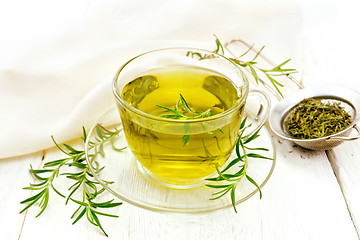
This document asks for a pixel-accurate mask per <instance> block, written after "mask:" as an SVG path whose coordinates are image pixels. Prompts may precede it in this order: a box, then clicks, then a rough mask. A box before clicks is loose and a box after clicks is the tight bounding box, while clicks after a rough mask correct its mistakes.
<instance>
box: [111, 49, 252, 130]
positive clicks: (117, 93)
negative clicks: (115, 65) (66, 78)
mask: <svg viewBox="0 0 360 240" xmlns="http://www.w3.org/2000/svg"><path fill="white" fill-rule="evenodd" d="M169 50H189V51H202V52H206V53H209V54H213V55H215V56H217V57H219V58H221V59H224V60H226V61H227V62H228V63H229V64H230V65H232V66H233V67H234V69H236V71H237V72H238V75H239V76H240V78H242V79H243V82H244V86H243V87H245V88H246V91H245V94H244V95H243V96H242V97H240V98H239V99H238V100H237V101H236V103H235V104H234V105H233V106H231V107H230V108H229V109H227V110H226V111H224V112H221V113H218V114H215V115H213V116H210V117H206V118H200V119H171V118H164V117H160V116H155V115H152V114H149V113H146V112H143V111H140V110H138V109H137V108H135V107H133V106H131V105H130V104H129V103H128V102H126V101H125V100H124V99H123V98H122V97H121V93H120V91H119V90H120V89H119V88H118V82H117V79H118V77H119V75H120V73H121V71H122V70H123V69H124V68H125V67H126V66H127V65H129V64H130V63H131V62H133V61H134V60H136V59H138V58H140V57H142V56H144V55H149V54H151V53H156V52H163V51H169ZM235 87H236V86H235ZM236 88H237V90H239V88H238V87H236ZM112 90H113V94H114V96H115V99H116V101H117V102H119V103H120V104H121V105H122V106H124V107H125V108H126V109H127V110H130V111H132V112H133V113H135V114H138V115H140V116H142V117H145V118H149V119H152V120H158V121H164V122H172V123H191V122H193V123H194V122H204V121H210V120H216V119H220V118H222V117H225V116H227V115H229V114H231V113H234V112H235V111H236V110H237V109H238V108H239V107H240V106H241V105H243V104H245V100H246V98H247V95H248V93H249V81H248V80H247V77H246V76H245V74H244V73H243V72H242V70H241V69H240V67H238V66H237V65H236V64H235V63H234V62H233V61H231V60H230V59H229V58H227V57H225V56H224V55H221V54H218V53H214V52H212V51H208V50H205V49H201V48H193V47H169V48H159V49H154V50H150V51H147V52H143V53H141V54H139V55H137V56H135V57H133V58H131V59H130V60H128V61H127V62H126V63H124V64H123V65H122V66H121V67H120V68H119V70H118V71H117V72H116V74H115V76H114V78H113V84H112Z"/></svg>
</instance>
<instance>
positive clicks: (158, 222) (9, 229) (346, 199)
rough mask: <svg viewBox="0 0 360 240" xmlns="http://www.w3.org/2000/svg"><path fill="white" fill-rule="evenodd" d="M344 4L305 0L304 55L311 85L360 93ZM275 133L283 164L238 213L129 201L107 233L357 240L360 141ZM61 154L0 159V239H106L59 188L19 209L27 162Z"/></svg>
mask: <svg viewBox="0 0 360 240" xmlns="http://www.w3.org/2000/svg"><path fill="white" fill-rule="evenodd" d="M330 3H331V4H334V2H332V1H330ZM343 3H344V4H341V5H336V9H332V11H330V12H327V11H326V10H327V9H323V8H321V7H322V6H323V5H322V4H315V3H312V2H305V3H303V5H302V7H303V9H304V17H305V18H304V19H305V23H304V25H305V26H306V29H305V34H306V35H307V39H308V41H309V42H308V44H309V46H308V47H309V52H311V54H312V56H313V57H314V58H306V59H307V60H309V59H312V60H313V62H312V64H309V63H304V66H306V67H304V69H303V73H302V75H303V79H302V80H303V81H304V83H305V85H306V86H311V85H316V84H320V83H339V82H341V84H342V85H347V86H351V87H353V88H354V89H356V90H358V91H360V80H359V79H358V78H359V74H358V73H357V71H358V65H359V63H358V59H357V57H358V55H359V53H360V47H359V42H360V41H359V40H360V38H359V35H358V34H356V32H359V29H360V25H359V24H360V18H359V17H358V15H359V14H358V10H360V8H359V6H358V5H356V4H355V5H354V3H355V1H354V2H353V1H345V2H343ZM319 13H321V14H322V15H321V16H320V15H319ZM316 19H317V21H315V20H316ZM306 21H308V22H306ZM304 54H305V55H306V54H308V53H307V52H305V53H304ZM273 138H274V142H275V145H276V149H277V164H276V167H275V171H274V173H273V176H272V177H271V178H270V180H269V182H268V183H267V184H266V185H265V187H264V188H263V199H262V200H260V199H258V198H257V197H253V198H251V199H249V200H247V201H245V202H244V203H243V204H240V205H239V206H238V213H237V214H235V213H234V212H233V210H232V209H228V210H222V211H218V212H214V213H208V214H198V215H185V214H164V213H157V212H152V211H148V210H144V209H141V208H138V207H134V206H132V205H130V204H127V203H124V204H123V206H121V207H118V208H115V209H113V213H114V214H117V215H119V216H120V218H118V219H110V218H101V219H100V220H101V222H102V224H103V226H104V228H105V230H106V231H107V233H108V234H109V236H110V237H109V238H108V239H164V240H165V239H199V240H201V239H204V240H205V239H206V240H209V239H276V240H279V239H316V240H317V239H344V240H345V239H346V240H352V239H354V240H356V239H359V234H360V205H359V203H360V141H354V142H348V143H345V144H343V145H340V146H338V147H336V148H335V149H333V150H330V151H326V152H325V151H307V150H303V149H301V148H298V147H295V148H294V147H293V144H292V143H290V142H287V141H283V140H280V139H278V138H276V137H273ZM57 157H61V154H59V153H58V151H56V150H55V149H48V150H44V151H42V152H38V153H33V154H29V155H26V156H20V157H14V158H7V159H0V183H1V185H0V239H5V240H8V239H9V240H12V239H20V240H30V239H31V240H32V239H107V238H106V237H104V236H103V235H102V234H101V232H100V231H99V230H98V229H96V228H95V227H93V226H90V224H89V223H88V222H87V221H86V220H85V219H82V220H80V221H79V222H78V223H77V224H76V225H74V226H72V225H71V220H70V216H71V215H72V212H73V211H74V209H75V206H74V205H72V204H69V205H68V206H65V205H64V201H63V199H61V198H59V197H57V196H56V195H54V194H52V196H53V198H52V200H51V202H50V204H49V206H48V209H47V210H46V212H44V214H43V215H42V216H40V217H39V218H36V219H35V218H34V216H35V215H36V214H37V211H34V210H30V211H28V212H26V213H24V214H19V213H18V212H19V211H20V210H21V209H22V207H23V206H22V205H20V204H19V202H20V201H21V200H23V199H25V198H27V197H29V196H30V194H31V193H30V191H24V190H22V187H25V186H27V185H28V183H29V182H31V181H32V179H31V177H30V175H29V174H28V173H27V171H28V169H29V164H32V165H33V166H34V167H39V166H41V164H42V162H43V161H49V160H51V159H55V158H57Z"/></svg>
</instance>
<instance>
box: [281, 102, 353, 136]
mask: <svg viewBox="0 0 360 240" xmlns="http://www.w3.org/2000/svg"><path fill="white" fill-rule="evenodd" d="M284 123H285V126H286V130H287V131H288V133H289V134H290V135H291V136H293V137H294V138H298V139H315V138H321V137H326V136H330V135H332V134H335V133H338V132H340V131H342V130H344V129H345V128H346V127H347V126H349V125H350V124H351V116H350V115H349V113H347V112H346V111H345V110H344V108H343V107H341V106H340V103H339V102H323V101H321V99H313V98H308V99H304V100H303V101H302V102H300V103H299V104H298V105H297V106H296V107H295V108H294V109H292V110H291V111H290V113H289V114H288V116H287V119H286V120H285V122H284Z"/></svg>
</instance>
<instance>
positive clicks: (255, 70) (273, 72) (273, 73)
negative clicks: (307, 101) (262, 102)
mask: <svg viewBox="0 0 360 240" xmlns="http://www.w3.org/2000/svg"><path fill="white" fill-rule="evenodd" d="M215 44H216V49H215V50H214V51H212V52H213V53H216V54H220V55H224V47H223V45H222V44H221V42H220V40H219V39H218V37H217V36H216V35H215ZM252 48H253V46H251V47H250V48H249V49H248V50H246V51H245V52H244V53H243V54H242V55H240V56H239V57H237V58H229V59H230V60H231V61H232V62H233V63H235V64H237V65H238V66H240V67H242V68H249V69H250V71H251V74H252V76H253V78H254V79H255V81H256V83H259V76H258V75H259V73H262V74H264V75H265V76H266V78H267V79H269V80H270V82H271V83H272V85H273V86H274V88H275V89H276V91H277V92H278V93H279V95H280V96H281V97H284V96H283V94H282V93H281V91H280V89H279V87H283V86H284V85H283V84H281V83H280V82H279V81H277V80H276V79H275V78H276V77H279V76H289V75H291V74H294V73H296V72H297V71H296V69H293V68H282V67H283V66H284V65H285V64H286V63H288V62H289V61H290V60H291V59H288V60H286V61H284V62H283V63H281V64H279V65H277V66H275V67H274V68H272V69H263V68H261V67H259V66H258V65H257V64H258V62H256V59H257V58H258V56H259V55H260V53H261V52H262V51H263V49H264V48H265V46H263V47H262V48H261V49H260V51H258V52H257V53H256V55H255V56H254V57H253V58H252V59H251V60H250V61H243V60H241V59H240V58H242V57H244V56H245V55H247V54H248V53H249V52H250V50H251V49H252ZM186 56H191V57H195V56H197V57H198V58H199V60H203V59H208V58H214V57H215V55H214V54H204V55H202V54H201V53H199V52H188V53H187V54H186Z"/></svg>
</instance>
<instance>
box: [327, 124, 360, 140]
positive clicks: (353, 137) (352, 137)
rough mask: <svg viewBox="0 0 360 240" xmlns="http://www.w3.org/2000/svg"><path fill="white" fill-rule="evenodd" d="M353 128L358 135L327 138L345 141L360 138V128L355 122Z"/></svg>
mask: <svg viewBox="0 0 360 240" xmlns="http://www.w3.org/2000/svg"><path fill="white" fill-rule="evenodd" d="M353 128H355V130H356V131H357V132H358V135H356V136H351V137H329V139H332V140H345V141H352V140H356V139H359V138H360V129H359V127H358V126H357V125H356V124H355V125H354V126H353Z"/></svg>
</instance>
